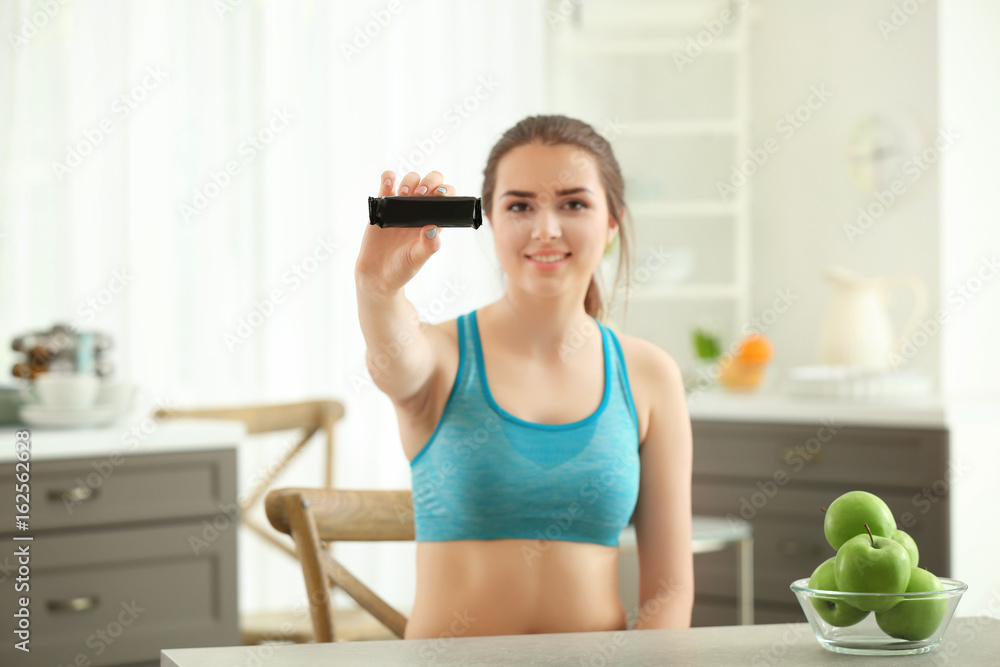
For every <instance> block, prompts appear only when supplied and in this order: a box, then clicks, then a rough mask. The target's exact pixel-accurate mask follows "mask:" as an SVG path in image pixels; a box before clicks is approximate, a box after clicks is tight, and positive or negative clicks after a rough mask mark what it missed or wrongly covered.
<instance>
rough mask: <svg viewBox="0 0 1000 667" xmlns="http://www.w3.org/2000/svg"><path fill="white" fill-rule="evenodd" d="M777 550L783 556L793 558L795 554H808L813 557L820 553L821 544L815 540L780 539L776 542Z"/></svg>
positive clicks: (821, 550) (821, 551)
mask: <svg viewBox="0 0 1000 667" xmlns="http://www.w3.org/2000/svg"><path fill="white" fill-rule="evenodd" d="M778 551H780V552H781V554H782V555H783V556H787V557H788V558H795V557H797V556H809V557H812V558H815V557H817V556H820V555H822V553H823V545H822V544H819V543H817V542H798V541H796V540H781V541H780V542H778Z"/></svg>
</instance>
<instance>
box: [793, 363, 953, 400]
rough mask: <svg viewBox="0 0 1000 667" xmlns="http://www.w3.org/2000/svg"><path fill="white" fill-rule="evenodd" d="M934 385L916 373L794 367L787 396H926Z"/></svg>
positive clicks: (912, 371)
mask: <svg viewBox="0 0 1000 667" xmlns="http://www.w3.org/2000/svg"><path fill="white" fill-rule="evenodd" d="M932 386H933V382H932V380H931V378H930V377H928V376H927V375H926V374H924V373H921V372H919V371H916V370H899V371H872V370H865V369H862V368H857V367H854V366H796V367H794V368H792V369H790V370H789V371H788V392H789V393H790V394H795V395H799V396H843V397H847V398H856V397H896V396H899V397H903V396H925V395H927V394H929V393H930V392H931V389H932Z"/></svg>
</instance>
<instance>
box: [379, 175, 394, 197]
mask: <svg viewBox="0 0 1000 667" xmlns="http://www.w3.org/2000/svg"><path fill="white" fill-rule="evenodd" d="M395 183H396V172H394V171H389V170H386V171H383V172H382V176H381V180H380V181H379V188H378V196H379V197H388V196H390V195H392V187H393V185H394V184H395Z"/></svg>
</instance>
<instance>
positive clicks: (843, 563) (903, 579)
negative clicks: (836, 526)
mask: <svg viewBox="0 0 1000 667" xmlns="http://www.w3.org/2000/svg"><path fill="white" fill-rule="evenodd" d="M865 530H866V531H867V532H865V533H864V534H862V535H855V536H854V537H852V538H851V539H849V540H847V542H845V543H844V545H843V546H842V547H840V550H838V551H837V556H836V560H835V561H834V563H833V576H834V578H835V579H836V581H837V588H838V589H839V590H841V591H844V592H845V593H846V592H851V593H902V592H904V591H905V590H906V586H907V584H908V583H909V582H910V570H911V569H912V568H911V567H910V556H909V554H907V553H906V549H904V548H903V545H901V544H900V543H899V542H895V541H893V540H890V539H889V538H888V537H881V536H876V535H872V533H871V529H870V527H869V526H868V525H867V524H866V525H865ZM901 599H902V598H899V597H874V596H873V597H868V596H863V597H856V596H851V598H850V600H851V604H852V605H854V606H855V607H857V608H858V609H864V610H865V611H885V610H886V609H889V608H891V607H892V606H893V605H895V604H896V603H897V602H899V601H900V600H901Z"/></svg>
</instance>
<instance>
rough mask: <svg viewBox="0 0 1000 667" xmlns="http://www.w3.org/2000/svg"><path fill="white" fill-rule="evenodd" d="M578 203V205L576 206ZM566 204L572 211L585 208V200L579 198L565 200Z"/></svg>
mask: <svg viewBox="0 0 1000 667" xmlns="http://www.w3.org/2000/svg"><path fill="white" fill-rule="evenodd" d="M577 204H579V207H578V206H577ZM566 205H567V206H569V207H570V208H572V209H573V210H574V211H579V210H581V209H585V208H587V202H583V201H580V200H579V199H574V200H573V201H570V202H566Z"/></svg>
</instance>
